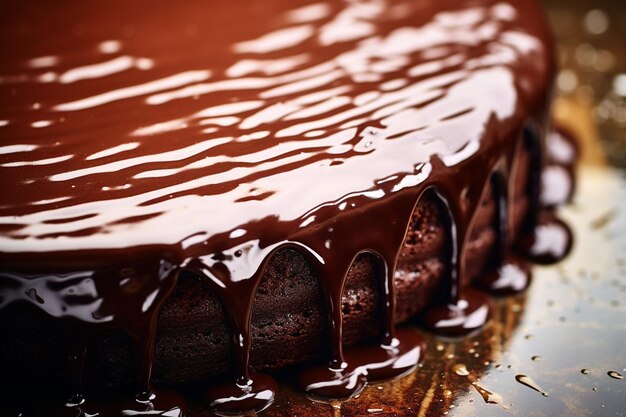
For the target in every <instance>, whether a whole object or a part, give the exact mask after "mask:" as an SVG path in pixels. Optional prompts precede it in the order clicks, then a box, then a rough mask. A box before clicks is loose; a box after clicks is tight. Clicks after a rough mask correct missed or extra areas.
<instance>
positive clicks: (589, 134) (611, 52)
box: [543, 0, 626, 168]
mask: <svg viewBox="0 0 626 417" xmlns="http://www.w3.org/2000/svg"><path fill="white" fill-rule="evenodd" d="M543 2H544V4H545V6H546V9H547V10H548V14H549V17H550V20H551V21H552V26H553V28H554V32H555V36H556V38H557V43H558V45H559V50H558V52H559V53H558V58H559V64H560V73H559V75H558V78H557V88H558V97H559V98H558V99H557V102H556V106H555V113H556V114H555V117H556V119H557V121H559V122H560V123H562V124H564V125H566V126H568V127H570V128H571V129H572V130H574V131H575V132H576V133H578V136H579V137H580V139H581V140H582V142H583V143H582V146H583V155H584V159H585V161H584V162H585V163H591V164H597V163H604V162H605V161H608V162H609V163H611V164H612V165H615V166H618V167H622V168H626V1H625V0H595V1H591V0H543ZM598 143H600V146H598Z"/></svg>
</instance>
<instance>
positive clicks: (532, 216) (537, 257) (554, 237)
mask: <svg viewBox="0 0 626 417" xmlns="http://www.w3.org/2000/svg"><path fill="white" fill-rule="evenodd" d="M524 137H525V140H526V143H527V146H528V148H529V151H530V153H531V161H533V166H532V167H531V178H530V193H529V195H530V203H531V204H530V210H529V214H528V219H527V227H526V228H525V230H526V233H525V234H524V235H523V236H521V237H520V239H519V240H518V242H517V243H518V246H519V248H520V249H521V251H522V252H523V253H524V254H525V256H526V257H527V258H528V259H530V260H532V261H533V262H535V263H539V264H554V263H556V262H559V261H560V260H562V259H563V258H565V257H566V256H567V255H568V254H569V252H570V251H571V249H572V242H573V236H572V232H571V230H570V228H569V226H567V224H565V223H564V222H563V221H561V220H559V219H558V218H557V216H556V214H555V213H554V209H555V206H554V205H549V206H547V207H546V206H545V205H544V204H542V199H541V196H542V188H543V187H542V177H541V175H542V173H545V172H546V169H547V167H548V160H547V158H548V154H547V152H546V144H545V143H544V141H543V140H541V137H540V133H539V131H538V128H537V127H536V126H530V125H529V126H527V128H526V129H525V130H524ZM571 146H572V147H573V145H571ZM562 166H565V167H566V169H567V171H566V172H568V173H570V174H567V175H568V176H567V178H568V181H569V182H570V183H573V161H572V159H569V160H565V161H564V163H563V165H562ZM569 175H572V176H571V177H569ZM570 189H573V186H570ZM567 198H569V196H568V197H567ZM567 198H566V199H567ZM566 199H564V201H566Z"/></svg>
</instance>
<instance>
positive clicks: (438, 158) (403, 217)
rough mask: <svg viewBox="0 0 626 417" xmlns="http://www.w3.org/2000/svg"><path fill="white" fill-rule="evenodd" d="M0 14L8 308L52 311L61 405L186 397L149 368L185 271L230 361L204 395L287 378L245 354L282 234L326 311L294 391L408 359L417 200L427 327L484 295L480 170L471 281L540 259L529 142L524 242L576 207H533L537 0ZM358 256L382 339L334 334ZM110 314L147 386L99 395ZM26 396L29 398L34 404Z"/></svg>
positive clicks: (216, 399)
mask: <svg viewBox="0 0 626 417" xmlns="http://www.w3.org/2000/svg"><path fill="white" fill-rule="evenodd" d="M0 19H2V26H1V28H0V32H1V35H2V40H3V42H2V47H1V51H0V53H1V55H0V98H1V100H2V101H1V103H2V104H1V108H0V178H1V181H2V192H1V193H0V271H1V272H0V317H2V319H3V320H5V321H3V323H6V322H11V321H14V320H16V319H15V317H17V315H15V313H14V312H15V311H16V309H17V307H18V306H19V307H22V306H24V305H26V306H27V307H28V308H31V309H35V310H39V311H41V312H43V313H45V314H44V315H45V316H48V317H51V318H52V320H53V322H54V323H55V325H58V326H59V327H60V328H61V329H62V332H63V334H64V335H65V337H66V341H65V344H64V346H65V350H66V354H67V356H68V358H69V361H68V363H69V364H68V369H69V370H70V371H71V372H70V374H71V376H70V377H69V378H70V379H71V381H70V384H69V385H70V386H71V389H70V391H71V393H70V394H68V396H67V397H66V398H64V399H61V400H59V401H58V404H53V405H49V406H47V408H46V410H48V411H47V412H48V413H52V414H58V415H118V414H120V413H122V411H123V410H125V411H124V412H126V413H127V414H129V413H130V414H132V413H133V412H142V413H144V414H141V415H167V416H174V415H183V414H185V404H184V400H183V399H182V398H181V397H178V396H177V395H176V394H172V393H170V392H164V391H160V390H158V389H156V388H154V387H153V386H152V385H151V379H152V378H151V372H152V367H153V362H154V354H155V353H154V352H155V339H156V328H157V319H158V317H159V313H160V310H161V307H162V305H163V304H164V303H165V302H166V300H167V299H168V296H170V294H171V293H172V291H173V290H174V289H175V287H176V285H177V281H178V280H179V277H181V276H183V275H184V274H192V275H194V276H196V277H200V278H201V280H202V281H203V283H204V285H207V286H209V287H210V288H211V291H212V292H213V293H214V294H215V295H216V297H217V298H218V300H219V301H220V303H221V305H222V308H223V310H224V315H225V317H226V320H227V324H228V328H229V329H230V333H231V339H232V340H231V343H232V349H233V351H234V354H233V361H234V364H233V366H232V368H233V369H235V370H236V371H235V375H234V376H232V377H223V378H220V379H219V380H213V381H209V384H208V386H209V388H207V389H206V390H205V391H204V393H203V398H204V400H205V402H206V404H207V406H208V407H210V408H211V409H212V410H213V411H214V412H217V413H219V414H229V413H235V414H237V413H242V412H245V411H248V410H261V409H263V408H265V407H266V406H267V405H269V404H270V403H271V402H272V401H273V399H274V397H275V395H276V383H275V382H274V380H273V379H272V378H271V377H270V376H269V375H266V374H262V373H253V372H252V371H251V369H250V363H249V362H250V351H251V345H252V338H251V330H250V327H251V325H250V322H251V316H252V313H253V307H254V298H255V293H256V292H257V288H258V286H259V283H260V280H261V277H262V276H263V274H264V273H265V272H266V266H267V265H268V263H270V260H271V259H272V257H273V256H274V255H276V254H278V253H280V252H281V251H284V250H286V249H289V250H291V251H294V252H296V253H298V254H299V256H302V257H304V258H305V259H306V262H307V264H308V265H309V266H310V267H311V268H312V270H313V271H314V273H315V275H316V276H317V278H318V280H319V286H320V288H321V293H322V304H323V306H324V311H325V312H326V314H327V320H326V322H327V329H328V331H327V332H328V344H329V349H328V354H326V358H325V360H324V361H323V365H321V366H308V367H304V368H303V369H302V370H300V371H298V375H297V377H296V380H297V383H298V384H299V385H301V387H302V388H303V389H304V391H306V392H307V393H308V394H309V395H311V396H314V397H321V398H346V397H349V396H351V395H353V394H355V393H357V392H358V391H359V390H360V389H361V388H362V387H363V385H364V384H365V383H366V382H367V381H371V380H380V379H387V378H391V377H394V376H398V375H401V374H404V373H406V372H408V371H410V370H412V369H413V368H414V367H415V365H416V364H417V362H418V361H419V359H420V354H421V353H422V351H423V342H422V340H421V339H420V337H419V336H418V335H417V333H416V332H413V331H407V330H401V331H400V330H398V331H397V330H396V329H395V324H396V323H397V321H398V317H397V311H396V310H397V308H396V299H397V297H396V293H395V292H396V290H395V285H394V279H395V278H396V277H395V275H394V272H395V271H396V263H397V259H398V254H399V252H400V251H401V249H402V246H403V242H405V236H406V234H407V229H408V228H410V223H411V220H412V218H413V217H414V216H412V215H413V213H414V210H415V209H416V207H417V206H419V204H420V202H421V200H423V199H424V198H425V196H427V197H428V198H429V199H430V200H433V201H436V202H437V204H438V205H439V207H441V208H442V212H443V213H444V217H445V225H446V227H445V229H446V236H447V242H448V243H447V249H446V250H445V253H446V254H447V255H446V256H447V263H446V271H447V274H446V279H444V280H443V281H442V284H441V285H442V288H443V290H442V291H443V293H444V296H443V298H442V299H441V300H439V301H438V302H433V303H431V304H432V305H431V307H429V308H428V309H427V310H426V312H425V313H424V314H423V322H424V324H425V325H426V326H427V327H428V328H430V329H432V330H434V331H436V332H440V333H442V334H445V335H450V336H456V335H462V334H466V333H469V332H471V331H474V330H476V329H478V328H480V326H481V325H482V324H483V323H485V321H486V320H487V319H488V317H489V308H490V303H491V302H490V298H489V296H487V295H486V293H485V292H482V291H478V290H475V289H470V288H468V285H467V284H468V283H469V280H468V279H467V277H466V275H467V274H466V269H467V268H466V263H467V262H470V261H471V259H466V258H467V257H466V254H467V248H468V242H469V237H470V234H471V232H472V228H473V225H474V223H475V220H476V217H477V216H476V214H477V212H478V208H479V206H480V205H481V202H482V201H483V200H484V198H485V196H486V195H487V194H489V193H490V192H491V190H493V193H494V200H495V207H496V218H497V222H496V227H495V229H496V231H497V233H496V235H497V236H496V244H495V254H494V256H493V258H494V259H495V260H494V262H492V264H493V265H492V271H491V272H489V273H488V274H485V278H484V279H483V281H482V285H483V287H487V288H489V289H492V290H494V291H497V292H514V291H520V290H523V288H525V286H526V285H528V282H529V279H530V272H529V269H528V268H527V267H526V264H525V263H524V261H521V260H519V258H513V257H511V256H510V254H509V250H507V248H509V244H508V243H509V242H511V241H512V240H513V238H514V237H515V236H513V232H514V230H516V227H515V226H514V225H513V223H514V221H513V217H514V216H512V215H511V213H512V211H513V210H512V208H511V204H510V203H511V200H512V199H513V197H514V195H513V194H514V191H513V190H514V188H515V187H514V185H513V184H514V182H515V181H516V173H517V171H518V167H517V161H518V160H519V159H520V155H521V154H525V155H529V156H530V158H529V160H530V163H529V164H530V165H529V167H530V168H529V169H526V170H525V172H526V173H530V174H529V180H528V184H529V185H528V187H527V195H526V197H527V199H528V210H527V212H528V215H527V216H526V218H525V220H524V227H523V230H525V231H526V232H527V235H528V236H524V237H523V238H519V239H517V238H516V239H515V240H517V241H519V242H520V246H523V247H524V248H525V249H526V252H527V253H528V254H530V255H531V258H535V259H537V260H539V261H543V262H551V261H554V260H557V259H559V258H561V257H562V256H564V255H565V254H566V252H567V250H568V245H569V242H568V239H567V238H568V237H569V235H568V231H567V227H566V226H565V225H563V224H562V223H560V222H559V221H558V220H556V219H555V218H554V216H553V215H551V214H550V213H549V212H546V211H545V210H543V211H541V210H540V209H541V207H542V206H543V203H545V202H546V201H548V202H550V204H549V205H551V206H552V205H554V204H553V203H554V201H553V200H554V199H552V200H550V199H549V198H544V196H543V195H542V194H541V184H542V182H543V183H545V182H546V181H545V179H544V180H543V181H542V178H541V175H540V173H541V171H542V167H543V166H544V165H545V159H546V158H545V157H544V155H546V152H545V149H544V148H545V146H544V141H543V138H544V136H545V134H546V131H547V112H548V107H549V106H548V102H549V98H550V91H551V83H552V76H553V61H552V49H551V44H550V39H549V33H548V31H547V29H546V25H545V22H544V20H543V16H542V11H541V10H540V8H539V7H538V5H537V4H535V2H534V1H528V0H508V1H490V0H477V1H456V0H454V1H452V0H438V1H401V0H370V1H356V0H355V1H345V2H339V1H336V2H306V1H301V0H298V1H293V0H289V1H287V0H266V1H262V2H248V1H228V2H227V1H211V2H209V1H189V2H185V3H184V5H183V4H178V3H176V4H175V3H173V2H169V3H165V2H162V3H158V2H156V3H155V2H147V1H136V2H124V1H114V2H97V3H96V2H73V3H72V4H71V5H70V4H64V6H63V7H60V6H58V5H57V4H55V3H53V2H47V3H44V4H32V3H27V2H10V3H5V4H3V5H2V6H0ZM557 145H558V144H557ZM563 146H564V148H565V149H570V148H571V147H568V145H567V144H565V145H563ZM565 153H567V152H565ZM562 155H563V153H561V156H562ZM565 159H566V161H565V162H564V164H563V165H564V166H571V162H572V159H571V158H567V155H566V157H565ZM519 171H520V172H521V171H522V170H521V169H520V170H519ZM559 178H560V177H558V176H557V179H556V181H557V183H558V181H559ZM568 178H569V177H567V178H566V180H567V179H568ZM550 184H552V186H553V187H556V188H559V186H558V184H557V185H556V186H555V185H554V181H552V182H551V183H550ZM568 186H571V184H569V185H568ZM570 188H571V187H570ZM565 198H566V197H563V199H565ZM540 213H542V214H540ZM550 239H552V240H550ZM363 253H367V254H371V256H372V257H373V258H374V259H376V260H377V262H378V269H379V270H380V271H379V272H380V274H379V275H380V280H381V282H380V284H381V288H382V295H381V297H382V300H383V303H382V305H383V307H382V312H381V314H382V315H383V316H384V320H383V322H384V323H383V326H382V327H383V328H382V331H381V332H380V335H379V339H378V343H374V344H369V345H367V346H362V347H359V348H356V349H351V350H350V352H349V353H345V352H344V351H343V346H342V338H343V330H344V328H343V322H342V320H343V316H342V308H341V305H342V294H343V291H344V287H345V282H346V277H347V275H348V271H349V270H350V267H351V265H352V264H353V262H354V260H355V259H357V258H358V257H359V256H360V255H361V254H363ZM276 297H281V295H280V292H277V293H276ZM433 301H434V300H433ZM13 324H15V323H13ZM110 329H117V330H120V331H122V332H124V333H126V334H127V335H129V338H130V340H131V343H132V348H133V351H134V353H135V355H136V357H137V376H136V381H137V382H136V384H137V386H136V388H135V390H134V391H135V394H136V396H135V395H128V396H127V397H125V399H122V400H119V401H118V400H115V401H113V400H107V401H105V402H102V401H101V402H97V401H95V400H93V399H91V398H90V397H89V395H85V392H84V389H83V383H84V382H85V381H83V365H84V362H85V360H86V359H85V358H86V357H87V358H88V356H89V355H90V352H89V350H87V349H86V346H87V345H88V344H89V343H88V342H89V341H90V340H91V339H92V338H93V337H95V336H96V335H97V334H99V333H100V332H104V331H109V330H110ZM3 343H7V344H8V343H11V341H7V340H4V341H3ZM26 397H27V398H28V401H29V404H23V403H22V404H18V405H16V406H15V407H16V409H17V410H20V411H24V412H26V415H29V413H33V414H37V413H38V411H32V410H37V405H35V406H33V403H37V401H38V394H37V393H30V394H29V395H27V396H26ZM50 410H55V411H50Z"/></svg>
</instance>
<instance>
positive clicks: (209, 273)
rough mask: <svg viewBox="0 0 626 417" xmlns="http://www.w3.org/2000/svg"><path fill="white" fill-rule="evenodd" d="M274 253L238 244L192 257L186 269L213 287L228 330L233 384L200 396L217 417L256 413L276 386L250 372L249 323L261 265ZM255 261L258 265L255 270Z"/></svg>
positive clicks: (272, 395) (271, 398)
mask: <svg viewBox="0 0 626 417" xmlns="http://www.w3.org/2000/svg"><path fill="white" fill-rule="evenodd" d="M257 250H258V252H256V251H257ZM274 252H275V248H274V247H270V248H264V249H260V248H255V247H254V246H252V245H242V246H239V247H237V248H235V249H233V250H231V251H227V252H221V253H217V254H214V255H213V256H210V257H209V256H207V257H204V258H203V259H198V258H194V259H192V260H190V263H189V265H188V266H187V267H188V268H191V269H192V270H194V271H196V273H198V274H200V276H202V277H203V278H205V279H206V280H207V282H208V283H209V284H210V285H211V286H212V287H213V289H214V291H215V293H216V294H217V296H218V297H219V299H220V300H221V301H222V305H223V306H224V310H225V313H226V317H227V319H228V321H229V323H230V327H231V338H232V346H233V350H234V351H235V372H236V375H235V377H234V381H230V382H226V383H220V384H216V385H213V386H211V387H209V388H208V389H207V390H206V391H205V393H204V394H203V396H202V397H203V401H204V402H205V403H206V404H207V405H208V406H209V407H210V408H211V409H212V410H213V411H214V412H215V413H216V414H218V415H228V414H233V413H238V412H241V411H242V410H246V411H256V412H260V411H262V410H264V409H265V408H267V407H269V406H270V405H271V404H272V402H273V401H274V398H275V397H276V393H277V391H278V386H277V384H276V382H275V381H274V380H273V379H272V378H271V377H270V376H268V375H263V374H253V373H251V372H250V349H251V346H252V335H251V332H250V320H251V318H252V308H253V303H254V295H255V293H256V289H257V287H258V285H259V282H260V281H261V277H262V275H263V270H264V268H265V264H266V263H267V260H268V259H269V258H270V256H271V255H272V254H273V253H274ZM259 260H261V261H260V266H258V267H256V265H258V262H259Z"/></svg>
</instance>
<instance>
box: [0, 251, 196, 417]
mask: <svg viewBox="0 0 626 417" xmlns="http://www.w3.org/2000/svg"><path fill="white" fill-rule="evenodd" d="M178 273H179V269H177V268H175V267H173V266H172V265H171V263H169V262H166V261H160V262H155V261H149V262H145V263H143V264H141V266H137V267H135V266H133V267H129V268H118V269H109V270H107V271H102V272H94V271H85V272H79V273H70V274H58V275H23V274H6V273H3V274H0V278H1V279H2V281H3V282H4V283H5V284H6V286H7V287H9V288H13V291H10V292H4V296H5V297H4V300H3V301H4V302H6V303H7V304H10V303H11V302H15V301H21V302H23V301H29V302H30V303H31V304H33V305H35V306H36V307H38V308H39V309H41V310H43V311H44V312H46V313H47V314H48V315H50V316H52V317H55V318H57V319H58V320H60V321H61V322H62V324H63V326H62V331H63V333H64V334H65V335H66V338H67V340H68V343H67V344H68V346H69V351H68V368H69V377H70V378H71V381H70V387H69V388H70V390H71V391H70V393H69V396H68V398H67V401H66V404H65V408H59V406H58V405H55V404H53V405H50V404H32V405H31V407H33V406H34V407H35V409H34V410H30V408H26V409H25V412H26V415H29V412H32V413H33V415H38V414H39V413H41V412H42V410H41V409H39V407H44V409H48V408H49V409H50V410H49V411H46V414H48V415H58V416H64V415H76V413H79V415H83V414H84V415H98V414H99V413H100V412H101V411H102V410H103V408H102V404H99V403H98V402H97V400H96V401H92V400H91V399H90V398H86V397H85V395H84V389H83V383H82V382H83V381H82V380H83V368H84V363H85V357H86V355H89V352H88V351H87V349H86V345H87V340H88V338H89V337H90V336H91V335H92V334H94V333H96V332H100V331H104V330H107V329H111V328H114V329H120V330H122V331H124V332H125V333H127V334H128V335H129V336H130V338H131V340H132V344H133V347H134V349H133V350H134V351H135V354H136V357H137V364H138V380H137V388H136V393H137V396H136V399H135V401H132V400H123V401H121V402H116V401H115V400H108V401H107V404H108V405H107V406H106V407H105V408H106V410H108V411H107V412H108V413H109V414H111V413H113V414H119V413H122V412H123V411H124V410H126V411H128V412H144V413H146V415H155V416H156V415H160V414H161V413H163V412H165V411H168V412H170V413H171V415H173V416H175V415H182V412H183V411H182V410H183V409H184V404H185V402H184V400H182V399H181V398H180V397H179V396H177V395H174V394H171V393H164V392H160V391H155V390H153V388H152V387H151V385H150V378H151V374H152V366H153V363H154V347H155V339H156V321H157V318H158V314H159V311H160V308H161V306H162V304H163V302H164V301H165V300H166V299H167V297H168V295H169V294H170V293H171V291H172V290H173V288H174V286H175V285H176V281H177V277H178ZM22 294H31V295H32V297H27V298H24V297H22ZM114 295H115V296H114ZM169 401H173V402H169ZM104 414H106V413H104Z"/></svg>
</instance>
